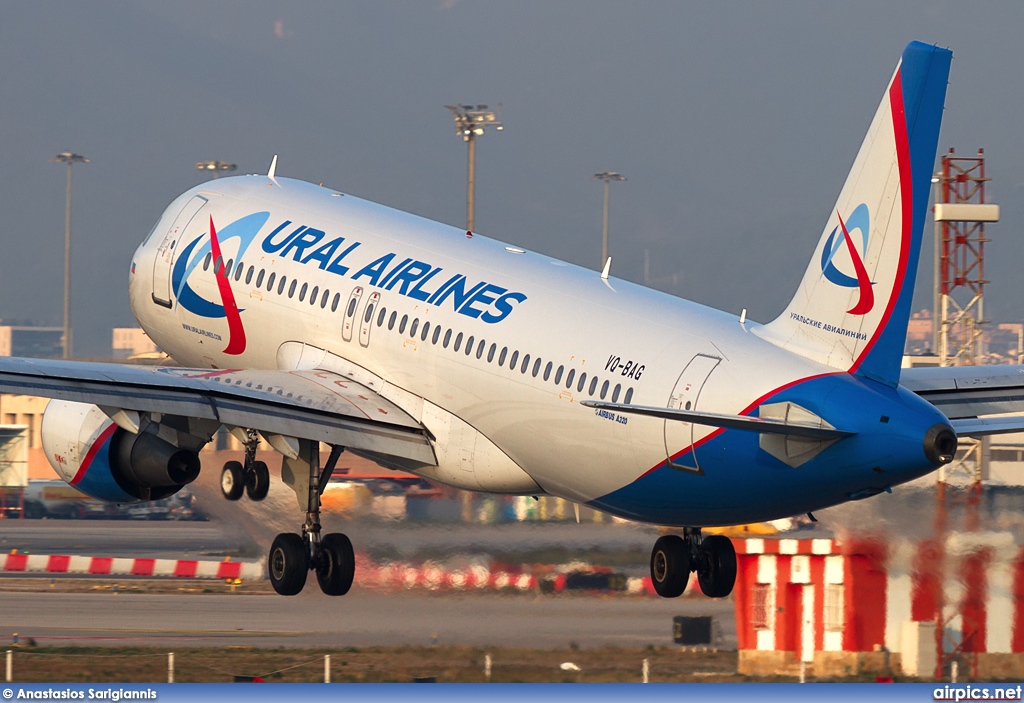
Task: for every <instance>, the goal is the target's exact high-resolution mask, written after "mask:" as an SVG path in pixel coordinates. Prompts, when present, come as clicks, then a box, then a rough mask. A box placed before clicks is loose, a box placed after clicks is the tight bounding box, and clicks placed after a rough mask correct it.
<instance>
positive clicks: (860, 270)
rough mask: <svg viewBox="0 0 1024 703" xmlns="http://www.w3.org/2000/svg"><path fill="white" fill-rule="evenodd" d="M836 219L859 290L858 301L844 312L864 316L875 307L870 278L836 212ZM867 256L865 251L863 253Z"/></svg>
mask: <svg viewBox="0 0 1024 703" xmlns="http://www.w3.org/2000/svg"><path fill="white" fill-rule="evenodd" d="M836 217H838V218H839V226H840V227H842V228H843V239H845V240H846V248H847V249H849V250H850V258H851V259H852V260H853V270H854V271H856V273H857V286H858V287H859V288H860V300H858V301H857V304H856V305H854V306H853V307H852V308H850V309H849V310H847V311H846V314H848V315H866V314H868V313H869V312H871V308H873V307H875V293H874V291H873V290H871V278H870V277H868V270H867V269H866V268H864V259H863V258H861V256H860V254H858V253H857V248H856V247H855V246H853V240H852V239H850V233H849V232H847V231H846V223H845V222H843V216H842V215H840V214H839V211H838V210H836ZM864 253H865V254H867V251H866V250H865V252H864Z"/></svg>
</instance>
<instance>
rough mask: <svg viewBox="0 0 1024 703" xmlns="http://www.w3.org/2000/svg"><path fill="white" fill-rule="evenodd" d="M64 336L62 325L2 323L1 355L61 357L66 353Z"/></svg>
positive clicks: (0, 329) (39, 357)
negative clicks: (42, 325) (43, 325)
mask: <svg viewBox="0 0 1024 703" xmlns="http://www.w3.org/2000/svg"><path fill="white" fill-rule="evenodd" d="M63 337H64V330H63V329H62V328H60V327H38V326H34V325H0V356H29V357H33V358H36V359H60V358H61V357H62V356H63V355H64V346H63Z"/></svg>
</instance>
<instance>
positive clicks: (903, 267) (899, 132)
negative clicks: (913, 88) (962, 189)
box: [850, 71, 914, 373]
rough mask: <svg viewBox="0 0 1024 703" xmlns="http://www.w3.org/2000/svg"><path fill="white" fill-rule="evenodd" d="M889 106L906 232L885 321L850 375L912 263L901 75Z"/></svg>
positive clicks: (911, 208) (911, 201)
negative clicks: (894, 137) (894, 135)
mask: <svg viewBox="0 0 1024 703" xmlns="http://www.w3.org/2000/svg"><path fill="white" fill-rule="evenodd" d="M889 105H890V108H891V110H892V127H893V132H895V134H896V161H897V163H898V164H899V169H900V204H901V206H902V210H903V211H902V212H901V213H900V217H902V218H903V232H902V238H901V241H900V263H899V266H898V268H897V269H896V280H895V281H894V282H893V286H892V294H891V295H890V296H889V302H888V304H887V305H886V306H885V312H884V313H883V314H882V319H881V320H880V321H879V323H878V326H877V327H875V333H874V334H872V335H871V339H870V340H868V343H867V344H865V345H864V349H863V350H862V351H861V353H860V356H858V357H857V360H856V361H854V362H853V366H851V367H850V373H856V371H857V369H859V368H860V365H861V364H863V363H864V359H866V358H867V356H868V354H870V353H871V350H872V349H873V348H874V346H875V343H876V342H877V341H878V338H879V337H880V336H881V335H882V332H883V331H884V330H885V326H886V325H887V324H888V322H889V318H890V317H892V311H893V309H894V308H895V307H896V301H897V300H898V299H899V297H900V292H901V291H902V290H903V279H904V278H906V275H907V263H908V261H909V260H910V240H911V229H912V228H913V222H912V219H913V213H914V189H913V175H912V172H911V170H910V139H909V137H908V135H907V116H906V112H905V111H904V108H903V80H902V78H901V72H900V71H896V77H895V78H893V81H892V87H891V88H890V89H889Z"/></svg>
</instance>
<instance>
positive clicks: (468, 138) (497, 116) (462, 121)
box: [445, 103, 505, 232]
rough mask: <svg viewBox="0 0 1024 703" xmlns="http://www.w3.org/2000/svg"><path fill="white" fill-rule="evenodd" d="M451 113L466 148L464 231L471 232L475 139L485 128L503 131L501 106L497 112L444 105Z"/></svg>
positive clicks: (474, 221)
mask: <svg viewBox="0 0 1024 703" xmlns="http://www.w3.org/2000/svg"><path fill="white" fill-rule="evenodd" d="M445 107H446V108H448V109H449V110H451V111H452V117H453V118H454V119H455V134H457V135H459V136H460V137H462V140H463V141H464V142H466V145H467V147H468V151H469V154H468V157H469V164H468V169H467V177H466V181H467V183H466V190H467V195H466V230H467V231H469V232H472V231H473V227H474V226H475V225H476V216H475V202H474V200H475V191H476V138H477V137H479V136H482V135H483V133H484V130H485V129H486V128H487V127H494V129H495V130H497V131H499V132H500V131H502V130H503V129H505V127H504V125H502V124H501V105H500V104H499V105H498V110H497V112H495V111H494V110H490V109H488V107H487V106H486V105H463V104H461V103H460V104H458V105H445Z"/></svg>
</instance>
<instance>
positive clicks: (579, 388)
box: [576, 371, 587, 393]
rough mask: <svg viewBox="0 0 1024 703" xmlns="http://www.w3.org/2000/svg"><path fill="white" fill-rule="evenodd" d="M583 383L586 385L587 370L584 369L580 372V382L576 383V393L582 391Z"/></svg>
mask: <svg viewBox="0 0 1024 703" xmlns="http://www.w3.org/2000/svg"><path fill="white" fill-rule="evenodd" d="M585 385H587V372H586V371H584V372H583V373H581V374H580V382H579V383H578V384H576V392H577V393H582V392H583V387H584V386H585Z"/></svg>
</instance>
